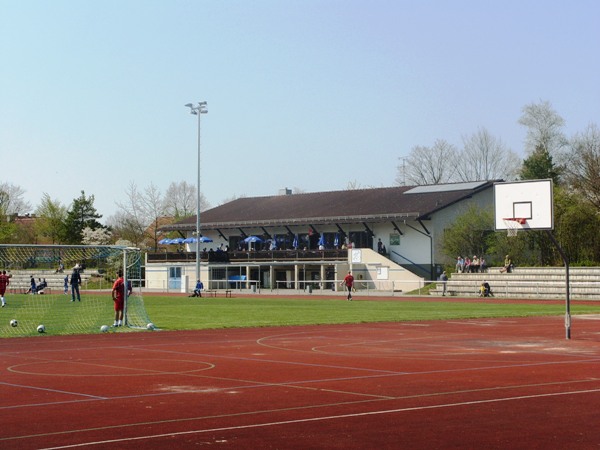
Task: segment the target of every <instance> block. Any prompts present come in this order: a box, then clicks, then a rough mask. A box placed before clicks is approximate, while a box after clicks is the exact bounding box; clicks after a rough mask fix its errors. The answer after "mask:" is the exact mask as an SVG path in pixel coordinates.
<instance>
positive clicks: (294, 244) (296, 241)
mask: <svg viewBox="0 0 600 450" xmlns="http://www.w3.org/2000/svg"><path fill="white" fill-rule="evenodd" d="M292 247H294V248H298V235H295V236H294V242H293V243H292Z"/></svg>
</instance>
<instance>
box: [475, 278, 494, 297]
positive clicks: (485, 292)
mask: <svg viewBox="0 0 600 450" xmlns="http://www.w3.org/2000/svg"><path fill="white" fill-rule="evenodd" d="M479 296H480V297H493V296H494V294H492V288H491V287H490V283H488V282H487V281H484V282H483V283H481V287H480V288H479Z"/></svg>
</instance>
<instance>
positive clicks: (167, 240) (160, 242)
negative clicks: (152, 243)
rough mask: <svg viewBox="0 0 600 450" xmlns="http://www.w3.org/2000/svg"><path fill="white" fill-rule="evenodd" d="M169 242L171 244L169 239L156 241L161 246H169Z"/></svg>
mask: <svg viewBox="0 0 600 450" xmlns="http://www.w3.org/2000/svg"><path fill="white" fill-rule="evenodd" d="M170 242H171V239H169V238H163V239H161V240H160V241H158V243H159V244H161V245H164V244H169V243H170Z"/></svg>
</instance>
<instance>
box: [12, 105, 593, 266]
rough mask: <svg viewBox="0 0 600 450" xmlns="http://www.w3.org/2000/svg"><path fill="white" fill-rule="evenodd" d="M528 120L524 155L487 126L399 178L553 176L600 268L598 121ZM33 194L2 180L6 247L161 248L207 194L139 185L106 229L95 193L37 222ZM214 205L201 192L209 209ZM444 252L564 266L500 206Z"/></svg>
mask: <svg viewBox="0 0 600 450" xmlns="http://www.w3.org/2000/svg"><path fill="white" fill-rule="evenodd" d="M518 123H519V124H520V125H521V126H523V127H525V129H526V138H525V143H524V150H525V153H526V157H525V158H524V159H521V158H519V157H518V156H517V154H516V153H514V152H513V151H512V150H510V149H509V148H508V147H507V146H506V145H505V144H504V143H503V142H502V140H501V139H499V138H496V137H494V136H493V135H492V134H491V133H490V132H489V131H488V130H487V129H485V128H479V129H478V130H477V132H476V133H474V134H473V135H471V136H465V137H463V146H462V148H460V149H459V148H457V147H456V146H454V145H452V144H450V143H448V142H447V141H445V140H443V139H437V140H435V141H434V143H433V145H431V146H422V145H418V146H415V147H413V148H412V149H411V151H410V153H409V155H408V156H407V157H405V158H400V164H399V166H398V168H397V176H396V182H397V183H398V184H409V185H424V184H440V183H449V182H466V181H484V180H506V181H515V180H532V179H552V180H553V182H554V190H555V191H554V213H555V220H554V223H555V230H554V235H555V237H556V238H557V240H558V241H559V242H560V243H561V246H562V248H563V249H564V250H565V252H566V253H567V255H568V257H569V259H570V261H571V262H572V263H573V264H593V265H598V264H600V238H599V237H598V233H597V230H598V229H599V228H600V227H599V225H600V222H599V220H600V219H599V212H600V130H599V129H598V126H597V125H596V124H593V123H590V124H589V125H588V126H587V128H586V129H584V130H582V131H581V132H578V133H576V134H575V135H573V136H571V137H569V138H568V137H566V136H565V133H564V126H565V121H564V119H563V118H562V117H561V116H560V115H559V114H558V113H557V112H556V111H555V110H554V108H553V107H552V105H551V104H550V103H549V102H547V101H540V102H538V103H531V104H528V105H525V106H524V107H523V109H522V115H521V117H520V118H519V119H518ZM348 189H352V186H350V185H349V187H348ZM23 198H24V191H23V189H22V188H20V187H19V186H14V185H11V184H8V183H2V182H0V243H14V244H19V243H34V244H35V243H38V244H108V243H111V244H124V245H133V246H136V247H141V248H157V245H158V240H160V238H161V237H162V236H161V235H160V234H159V230H158V229H159V227H160V226H162V225H165V224H167V223H170V222H174V221H179V220H181V219H183V218H185V217H189V216H193V215H195V214H196V201H197V200H196V199H197V191H196V187H195V186H194V185H190V184H188V183H187V182H185V181H183V182H173V183H171V184H170V185H169V187H168V189H167V190H166V192H164V193H163V192H161V191H160V190H159V189H158V188H157V187H156V186H155V185H153V184H152V183H151V184H150V185H149V186H147V187H145V188H142V189H140V188H139V187H138V186H137V185H136V184H135V183H133V182H132V183H130V185H129V186H128V188H127V190H126V192H124V195H123V196H122V200H121V201H118V202H116V205H117V208H118V209H117V212H116V213H115V214H114V215H113V216H111V217H109V218H108V219H107V220H106V224H102V223H100V221H99V220H100V219H101V218H102V215H100V214H99V213H98V211H97V210H96V208H95V206H94V196H93V195H86V194H85V192H84V191H81V193H80V195H79V196H78V197H77V198H75V199H73V201H72V203H71V204H70V205H63V204H61V202H60V201H58V200H53V199H52V198H51V197H50V196H49V195H48V194H47V193H44V194H43V196H42V199H41V200H40V203H39V205H37V207H36V208H35V209H34V210H33V211H34V214H35V220H32V221H20V222H17V221H16V220H15V218H16V217H19V216H23V215H24V214H26V213H29V212H31V211H32V207H31V205H29V204H28V203H27V202H26V201H24V200H23ZM230 200H232V199H230ZM224 202H226V201H224ZM209 207H210V204H209V203H208V202H207V201H206V199H205V198H204V196H203V195H201V207H200V209H201V211H203V210H205V209H208V208H209ZM442 247H443V251H444V253H445V255H446V258H447V261H446V263H448V264H450V263H451V262H452V261H453V260H454V259H455V258H456V256H458V255H471V256H472V255H486V256H487V257H488V262H491V263H500V262H502V261H503V260H504V255H506V254H511V255H512V256H513V259H514V260H515V261H516V262H517V263H518V264H525V265H536V264H541V265H559V264H562V260H561V258H560V255H559V254H558V253H557V251H556V249H555V248H554V246H553V245H552V244H551V242H550V241H549V239H548V236H547V235H546V234H545V233H542V232H527V233H519V234H518V235H517V236H516V237H507V236H506V235H505V234H503V233H496V232H494V228H493V207H492V205H490V208H488V209H483V210H475V209H470V210H468V211H465V212H464V214H463V215H461V216H460V217H459V218H458V220H457V221H456V222H455V224H454V225H453V226H452V227H451V228H449V229H448V230H446V232H445V236H444V238H443V240H442Z"/></svg>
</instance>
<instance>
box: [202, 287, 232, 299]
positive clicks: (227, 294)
mask: <svg viewBox="0 0 600 450" xmlns="http://www.w3.org/2000/svg"><path fill="white" fill-rule="evenodd" d="M202 294H203V295H204V296H205V297H223V296H225V298H231V289H225V290H224V291H222V292H219V291H217V290H216V289H207V290H206V291H202Z"/></svg>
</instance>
